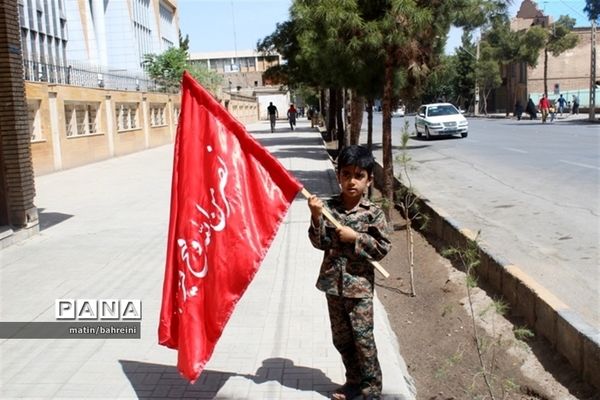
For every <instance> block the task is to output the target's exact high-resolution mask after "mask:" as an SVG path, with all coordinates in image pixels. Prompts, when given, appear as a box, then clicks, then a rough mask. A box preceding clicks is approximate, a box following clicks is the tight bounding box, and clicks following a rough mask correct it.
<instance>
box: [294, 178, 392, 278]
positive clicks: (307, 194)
mask: <svg viewBox="0 0 600 400" xmlns="http://www.w3.org/2000/svg"><path fill="white" fill-rule="evenodd" d="M302 194H303V195H304V197H306V198H307V199H308V198H310V196H312V194H311V193H310V192H309V191H308V190H306V188H302ZM323 216H324V217H325V218H327V219H328V220H329V222H331V223H332V224H333V226H335V227H336V228H341V227H342V224H340V223H339V222H338V221H337V220H336V219H335V218H334V217H333V215H331V213H330V212H329V210H328V209H327V208H325V207H323ZM369 262H370V263H371V264H372V265H373V266H374V267H375V269H376V270H377V271H379V272H380V273H381V275H383V276H384V277H385V278H388V277H389V276H390V273H389V272H387V271H386V270H385V268H383V267H382V266H381V264H379V263H378V262H377V261H374V260H369Z"/></svg>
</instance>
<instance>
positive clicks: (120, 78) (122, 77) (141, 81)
mask: <svg viewBox="0 0 600 400" xmlns="http://www.w3.org/2000/svg"><path fill="white" fill-rule="evenodd" d="M23 79H25V80H27V81H32V82H48V83H56V84H62V85H74V86H84V87H90V88H104V89H113V90H130V91H143V92H165V90H164V89H163V88H162V87H161V86H160V85H158V84H157V82H156V81H154V80H152V79H149V78H148V77H147V76H146V75H144V74H131V73H127V72H124V71H109V70H107V69H105V68H102V67H98V66H93V65H84V64H76V63H73V64H71V65H68V66H62V65H53V64H46V63H40V62H37V61H31V60H25V59H24V60H23Z"/></svg>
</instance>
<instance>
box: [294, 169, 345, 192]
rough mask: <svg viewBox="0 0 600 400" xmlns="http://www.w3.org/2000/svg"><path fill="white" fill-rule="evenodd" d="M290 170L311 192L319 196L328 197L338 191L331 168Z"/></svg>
mask: <svg viewBox="0 0 600 400" xmlns="http://www.w3.org/2000/svg"><path fill="white" fill-rule="evenodd" d="M290 172H291V173H292V174H293V175H294V176H295V177H296V179H298V181H300V183H302V185H304V187H305V188H306V190H308V191H309V192H310V193H311V194H314V195H317V196H319V197H329V196H332V195H334V194H336V193H338V192H339V186H338V185H337V178H336V177H335V172H334V171H333V169H329V168H328V169H327V170H323V171H297V170H290Z"/></svg>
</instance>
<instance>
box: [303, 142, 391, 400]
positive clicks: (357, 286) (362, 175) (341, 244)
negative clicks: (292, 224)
mask: <svg viewBox="0 0 600 400" xmlns="http://www.w3.org/2000/svg"><path fill="white" fill-rule="evenodd" d="M374 166H375V159H374V158H373V154H372V153H371V151H370V150H369V149H367V148H366V147H363V146H358V145H352V146H347V147H344V149H343V150H342V151H341V152H340V155H339V156H338V166H337V178H338V182H339V184H340V187H341V193H340V194H339V195H337V196H334V197H332V198H331V199H329V200H327V201H326V202H323V201H322V200H321V199H319V198H318V197H317V196H311V197H310V198H309V199H308V207H309V208H310V213H311V222H310V228H309V230H308V236H309V238H310V241H311V243H312V245H313V246H314V247H315V248H317V249H319V250H323V251H324V252H325V255H324V257H323V262H322V263H321V270H320V272H319V277H318V280H317V288H318V289H319V290H321V291H323V292H325V295H326V299H327V307H328V309H329V320H330V324H331V333H332V337H333V344H334V346H335V348H336V349H337V351H338V352H339V353H340V355H341V356H342V362H343V363H344V367H345V369H346V382H345V383H344V384H343V385H342V386H341V387H340V388H338V389H337V390H335V392H334V393H333V395H332V397H331V398H332V399H335V400H350V399H354V398H355V397H357V396H359V395H361V394H362V395H363V397H362V398H363V399H369V400H375V399H380V398H381V391H382V374H381V367H380V366H379V360H378V357H377V347H376V345H375V338H374V335H373V290H374V287H375V270H374V268H373V265H371V263H370V260H375V261H378V260H381V259H382V258H383V257H384V256H385V255H386V254H387V253H388V252H389V251H390V249H391V246H392V245H391V242H390V239H389V233H390V231H389V227H388V225H387V222H386V219H385V215H384V213H383V211H382V210H381V208H379V206H377V205H376V204H374V203H372V202H371V201H369V199H368V198H366V197H364V193H365V191H366V190H367V188H368V187H369V185H370V184H371V182H372V181H373V168H374ZM325 207H327V209H328V210H329V211H330V213H331V214H332V215H333V217H334V218H335V219H337V220H338V221H339V222H340V223H341V225H343V226H342V227H340V228H335V227H334V225H333V224H331V223H330V222H329V221H326V220H325V219H324V218H323V210H324V209H325ZM394 378H396V377H394ZM394 378H393V379H394Z"/></svg>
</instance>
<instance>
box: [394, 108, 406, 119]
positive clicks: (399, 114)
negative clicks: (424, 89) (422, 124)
mask: <svg viewBox="0 0 600 400" xmlns="http://www.w3.org/2000/svg"><path fill="white" fill-rule="evenodd" d="M392 117H404V106H400V107H398V108H396V109H394V110H392Z"/></svg>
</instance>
